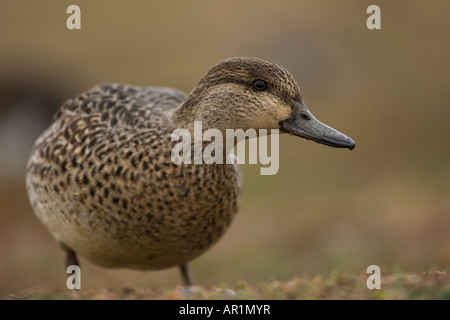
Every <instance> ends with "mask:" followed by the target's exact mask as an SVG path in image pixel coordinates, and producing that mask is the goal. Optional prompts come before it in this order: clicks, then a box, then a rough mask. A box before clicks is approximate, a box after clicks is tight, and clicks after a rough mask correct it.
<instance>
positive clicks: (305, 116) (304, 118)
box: [300, 113, 311, 120]
mask: <svg viewBox="0 0 450 320" xmlns="http://www.w3.org/2000/svg"><path fill="white" fill-rule="evenodd" d="M300 117H301V118H302V119H303V120H311V118H310V116H308V115H307V114H306V113H300Z"/></svg>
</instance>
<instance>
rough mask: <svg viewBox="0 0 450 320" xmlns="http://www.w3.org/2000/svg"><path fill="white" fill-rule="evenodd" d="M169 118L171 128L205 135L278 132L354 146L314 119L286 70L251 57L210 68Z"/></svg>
mask: <svg viewBox="0 0 450 320" xmlns="http://www.w3.org/2000/svg"><path fill="white" fill-rule="evenodd" d="M174 119H175V124H176V125H177V127H179V128H186V129H188V130H192V128H193V123H194V121H202V125H203V129H205V130H206V129H209V128H216V129H219V130H221V131H222V132H225V130H226V129H244V130H247V129H250V128H253V129H279V130H280V132H282V133H289V134H292V135H295V136H299V137H302V138H305V139H308V140H313V141H316V142H318V143H322V144H324V145H327V146H331V147H337V148H348V149H350V150H352V149H353V148H354V147H355V142H354V141H353V140H352V139H351V138H350V137H348V136H346V135H344V134H342V133H340V132H339V131H337V130H335V129H333V128H331V127H329V126H327V125H325V124H323V123H321V122H320V121H319V120H317V119H316V118H315V117H314V115H313V114H312V113H311V112H310V111H309V110H308V108H307V107H306V105H305V103H304V102H303V100H302V98H301V96H300V89H299V87H298V84H297V82H296V81H295V79H294V77H293V76H292V75H291V74H290V73H289V72H288V71H287V70H286V69H284V68H282V67H280V66H278V65H276V64H274V63H271V62H267V61H264V60H260V59H256V58H242V57H238V58H230V59H227V60H224V61H222V62H220V63H218V64H217V65H215V66H214V67H213V68H211V70H209V72H208V73H207V74H206V75H204V76H203V77H202V78H201V79H200V82H199V83H198V85H197V86H196V87H195V88H194V89H193V90H192V92H191V93H190V94H189V96H188V98H187V99H186V100H185V101H184V102H183V103H182V104H181V105H180V107H179V108H178V109H177V110H175V118H174Z"/></svg>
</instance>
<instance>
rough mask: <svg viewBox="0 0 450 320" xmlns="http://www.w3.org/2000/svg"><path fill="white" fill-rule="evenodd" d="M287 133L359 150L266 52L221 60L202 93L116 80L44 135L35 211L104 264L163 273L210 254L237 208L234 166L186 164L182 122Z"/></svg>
mask: <svg viewBox="0 0 450 320" xmlns="http://www.w3.org/2000/svg"><path fill="white" fill-rule="evenodd" d="M194 121H202V127H203V130H206V129H209V128H216V129H219V130H220V131H222V132H225V130H226V129H239V128H241V129H244V130H247V129H249V128H253V129H279V130H280V132H285V133H290V134H293V135H296V136H299V137H302V138H306V139H311V140H314V141H317V142H319V143H322V144H325V145H328V146H333V147H341V148H349V149H353V148H354V146H355V143H354V142H353V140H352V139H350V138H349V137H347V136H345V135H343V134H341V133H339V132H338V131H336V130H334V129H332V128H330V127H328V126H326V125H324V124H322V123H321V122H319V121H318V120H317V119H316V118H314V116H313V115H312V114H311V113H310V112H309V110H308V109H307V108H306V106H305V105H304V103H303V101H302V98H301V96H300V90H299V87H298V85H297V83H296V81H295V80H294V78H293V76H292V75H291V74H290V73H289V72H288V71H287V70H285V69H284V68H282V67H280V66H278V65H276V64H273V63H270V62H267V61H263V60H260V59H255V58H231V59H227V60H224V61H222V62H220V63H219V64H217V65H216V66H214V67H213V68H212V69H211V70H209V72H208V73H207V74H206V75H205V76H203V77H202V78H201V80H200V82H199V83H198V85H197V86H196V87H195V88H194V89H193V91H192V92H191V93H190V94H189V95H186V94H184V93H183V92H180V91H177V90H173V89H168V88H156V87H137V86H128V85H121V84H106V85H100V86H97V87H94V88H93V89H91V90H89V91H87V92H84V93H82V94H80V95H79V96H77V97H76V98H74V99H69V100H68V101H66V102H65V103H64V104H63V105H62V107H61V108H60V110H59V111H58V112H57V113H56V115H55V116H54V118H53V123H52V124H51V126H50V127H49V128H48V129H47V130H45V131H44V132H43V133H42V135H41V136H40V137H39V138H38V139H37V141H36V143H35V145H34V147H33V150H32V152H31V156H30V159H29V162H28V166H27V174H26V185H27V190H28V194H29V198H30V202H31V205H32V207H33V209H34V211H35V213H36V216H37V217H38V218H39V219H40V220H41V222H42V223H43V224H44V225H45V226H46V227H47V228H48V230H49V231H50V233H51V234H52V235H53V237H54V238H55V239H56V241H57V242H58V243H59V244H60V245H61V247H62V248H63V249H64V250H65V251H66V254H67V255H66V264H67V265H72V264H78V262H77V258H76V254H81V255H83V256H84V257H86V258H88V259H89V260H90V261H92V262H94V263H96V264H98V265H101V266H105V267H115V268H135V269H164V268H169V267H174V266H180V268H181V271H182V276H183V281H184V283H185V284H187V285H190V284H192V281H191V278H190V275H189V271H188V268H187V266H188V262H189V261H191V260H193V259H195V258H196V257H198V256H199V255H200V254H202V253H203V252H205V251H206V250H207V249H208V248H210V247H211V246H212V245H213V244H215V243H216V242H217V241H218V240H219V238H220V237H221V236H222V235H223V234H224V232H225V231H226V230H227V228H228V227H229V225H230V223H231V221H232V219H233V217H234V215H235V214H236V213H237V211H238V200H239V194H240V188H241V183H240V173H239V167H238V166H237V165H235V164H205V163H203V164H184V163H181V164H175V163H174V162H173V161H172V159H171V151H172V148H173V147H174V145H175V144H176V143H177V142H173V141H171V134H172V132H173V131H174V130H175V129H177V128H185V129H187V130H189V131H190V132H192V131H193V123H194Z"/></svg>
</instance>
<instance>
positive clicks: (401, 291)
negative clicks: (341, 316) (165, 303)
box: [3, 271, 450, 300]
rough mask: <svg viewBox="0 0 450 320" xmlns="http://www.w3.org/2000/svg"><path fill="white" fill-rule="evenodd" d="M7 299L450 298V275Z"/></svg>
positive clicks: (28, 294) (37, 293)
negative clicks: (372, 285)
mask: <svg viewBox="0 0 450 320" xmlns="http://www.w3.org/2000/svg"><path fill="white" fill-rule="evenodd" d="M3 299H8V300H15V299H25V300H60V299H62V300H80V299H81V300H123V299H127V300H160V299H163V300H185V299H186V300H205V299H208V300H210V299H212V300H223V299H237V300H259V299H264V300H291V299H294V300H296V299H301V300H304V299H306V300H330V299H345V300H361V299H364V300H366V299H371V300H372V299H373V300H407V299H433V300H434V299H438V300H441V299H444V300H447V299H450V276H449V275H448V274H447V272H442V271H435V272H428V273H421V274H398V275H390V276H385V277H382V282H381V289H379V290H377V289H373V290H369V289H367V287H366V278H365V277H354V276H349V275H345V274H338V273H336V274H333V275H331V276H330V277H326V278H325V277H322V276H314V277H296V278H293V279H291V280H289V281H272V282H268V283H260V284H256V285H250V284H248V283H247V282H245V281H238V282H237V283H235V284H234V285H233V286H231V287H228V286H226V285H220V286H218V287H203V286H193V287H190V288H186V287H182V286H175V287H161V288H144V287H138V286H127V287H122V288H115V289H106V288H103V289H97V290H77V291H58V292H55V291H53V292H52V291H47V290H45V289H42V288H41V289H29V290H27V291H25V292H22V293H20V294H10V295H7V296H5V297H3Z"/></svg>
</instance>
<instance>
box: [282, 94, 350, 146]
mask: <svg viewBox="0 0 450 320" xmlns="http://www.w3.org/2000/svg"><path fill="white" fill-rule="evenodd" d="M280 129H281V130H280V131H281V132H286V133H290V134H293V135H296V136H299V137H302V138H304V139H307V140H313V141H316V142H318V143H321V144H324V145H326V146H330V147H335V148H348V149H350V150H353V148H355V141H353V140H352V139H351V138H350V137H348V136H346V135H345V134H342V133H340V132H339V131H337V130H335V129H333V128H331V127H329V126H327V125H326V124H323V123H322V122H320V121H319V120H317V119H316V118H315V117H314V116H313V114H312V113H311V112H310V111H309V110H308V108H307V107H306V106H305V104H303V103H299V102H296V103H295V106H294V108H293V110H292V114H291V116H290V117H289V118H287V119H286V120H284V121H282V122H281V124H280Z"/></svg>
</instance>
